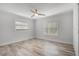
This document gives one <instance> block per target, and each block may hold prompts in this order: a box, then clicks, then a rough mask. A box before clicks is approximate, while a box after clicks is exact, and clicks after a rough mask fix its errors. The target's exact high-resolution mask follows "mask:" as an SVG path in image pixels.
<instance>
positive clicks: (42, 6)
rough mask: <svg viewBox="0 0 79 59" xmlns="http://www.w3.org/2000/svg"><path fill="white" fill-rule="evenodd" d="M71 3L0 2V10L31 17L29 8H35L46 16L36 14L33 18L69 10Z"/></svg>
mask: <svg viewBox="0 0 79 59" xmlns="http://www.w3.org/2000/svg"><path fill="white" fill-rule="evenodd" d="M72 7H73V4H71V3H70V4H69V3H2V4H1V3H0V10H4V11H8V12H11V13H14V14H17V15H20V16H24V17H27V18H31V17H30V16H31V15H32V12H31V9H32V8H36V9H38V10H39V12H40V13H43V14H46V16H38V17H34V18H41V17H47V16H51V15H53V14H56V13H60V12H62V11H63V10H64V11H66V10H71V9H72Z"/></svg>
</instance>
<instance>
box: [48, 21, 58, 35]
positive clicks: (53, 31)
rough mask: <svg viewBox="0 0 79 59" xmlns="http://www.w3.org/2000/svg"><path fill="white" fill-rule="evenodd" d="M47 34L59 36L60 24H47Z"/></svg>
mask: <svg viewBox="0 0 79 59" xmlns="http://www.w3.org/2000/svg"><path fill="white" fill-rule="evenodd" d="M47 33H48V35H57V34H58V24H57V23H56V22H48V23H47Z"/></svg>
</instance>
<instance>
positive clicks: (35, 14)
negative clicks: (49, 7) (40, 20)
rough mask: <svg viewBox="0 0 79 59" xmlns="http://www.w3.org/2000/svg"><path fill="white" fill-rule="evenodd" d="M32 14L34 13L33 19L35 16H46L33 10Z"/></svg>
mask: <svg viewBox="0 0 79 59" xmlns="http://www.w3.org/2000/svg"><path fill="white" fill-rule="evenodd" d="M31 12H32V16H31V17H34V16H45V14H42V13H39V11H38V9H32V10H31Z"/></svg>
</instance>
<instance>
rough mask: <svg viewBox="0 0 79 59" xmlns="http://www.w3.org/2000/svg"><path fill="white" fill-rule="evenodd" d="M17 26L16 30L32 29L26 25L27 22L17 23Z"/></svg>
mask: <svg viewBox="0 0 79 59" xmlns="http://www.w3.org/2000/svg"><path fill="white" fill-rule="evenodd" d="M15 26H16V30H28V29H30V28H29V25H28V23H25V22H20V21H16V23H15Z"/></svg>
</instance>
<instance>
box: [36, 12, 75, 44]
mask: <svg viewBox="0 0 79 59" xmlns="http://www.w3.org/2000/svg"><path fill="white" fill-rule="evenodd" d="M36 21H37V22H36V23H37V24H36V25H37V26H36V27H37V37H38V38H42V39H47V40H53V41H57V42H63V43H69V44H72V43H73V12H72V11H68V12H65V13H61V14H58V15H54V16H49V17H47V18H41V19H37V20H36ZM49 21H52V22H57V23H58V24H59V28H58V30H59V34H58V36H52V35H47V34H45V27H46V22H49Z"/></svg>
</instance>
